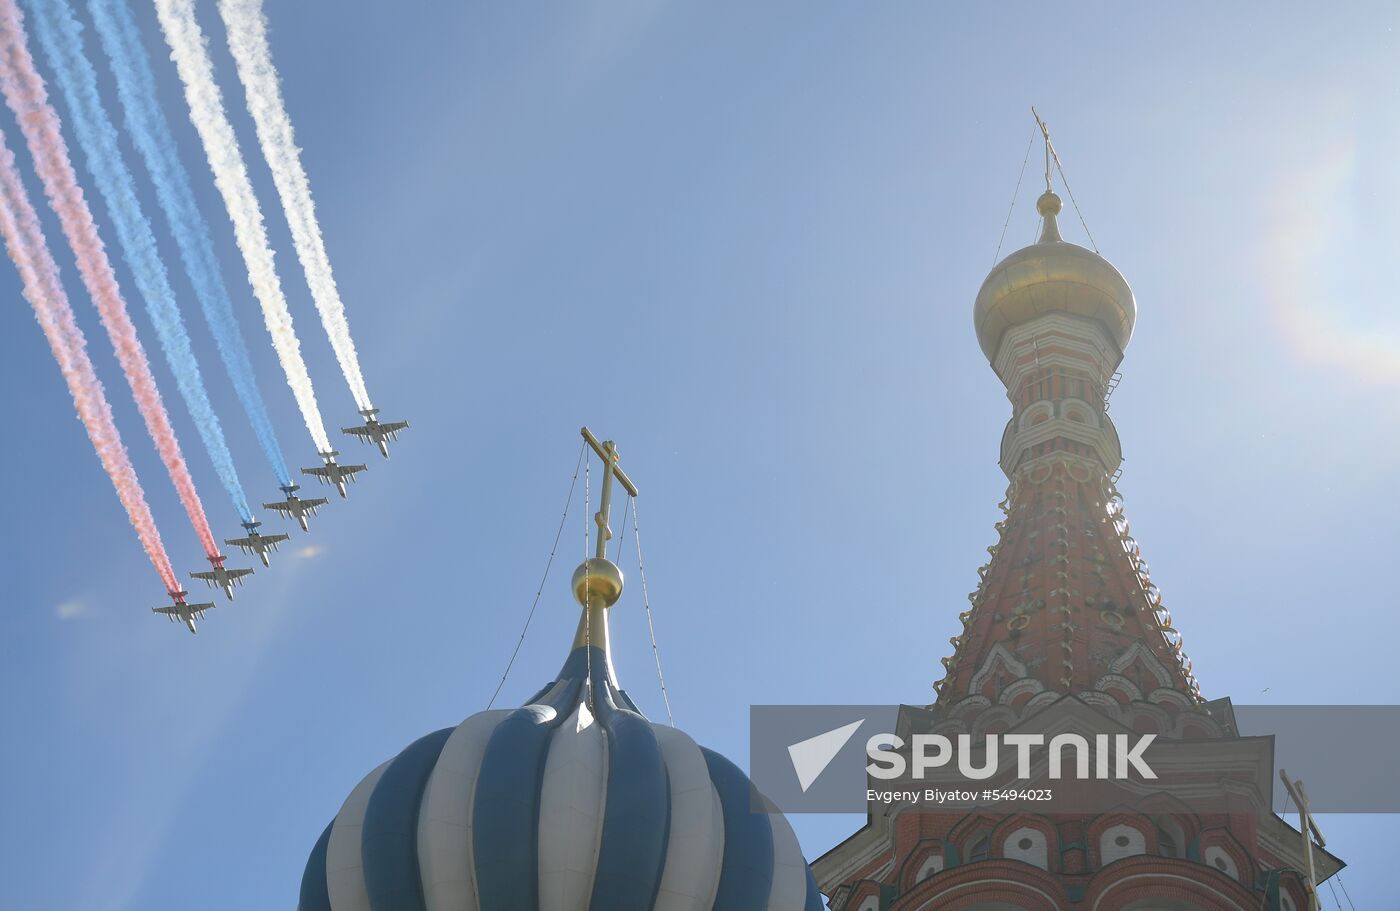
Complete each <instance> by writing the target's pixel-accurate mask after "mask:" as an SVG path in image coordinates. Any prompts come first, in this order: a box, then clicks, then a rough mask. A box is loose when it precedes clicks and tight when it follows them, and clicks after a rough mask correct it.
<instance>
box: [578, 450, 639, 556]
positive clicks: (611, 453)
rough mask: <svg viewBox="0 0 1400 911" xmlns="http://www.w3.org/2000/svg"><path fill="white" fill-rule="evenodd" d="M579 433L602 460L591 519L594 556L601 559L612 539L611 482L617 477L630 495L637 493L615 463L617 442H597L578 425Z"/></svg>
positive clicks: (635, 486)
mask: <svg viewBox="0 0 1400 911" xmlns="http://www.w3.org/2000/svg"><path fill="white" fill-rule="evenodd" d="M579 433H580V434H582V435H583V438H584V440H585V441H587V443H588V445H589V446H590V447H592V449H593V451H594V452H596V453H598V458H600V459H602V460H603V493H602V496H601V497H600V498H599V502H598V512H597V513H595V514H594V516H593V521H594V522H595V523H597V525H598V546H597V548H596V556H597V557H598V559H600V560H601V559H603V558H605V557H606V556H607V552H608V542H609V541H611V540H612V529H611V528H609V527H608V516H609V513H610V512H611V511H612V482H613V478H614V477H615V478H617V482H618V483H619V484H621V485H622V487H623V489H624V490H626V491H627V493H628V494H630V495H631V496H634V497H635V496H636V495H637V485H635V484H633V483H632V479H631V478H629V477H627V473H626V472H624V471H623V470H622V467H621V466H620V465H618V464H617V444H616V443H614V442H613V441H612V440H604V441H603V442H601V443H600V442H598V438H597V437H595V436H594V435H593V433H592V431H590V430H589V429H588V428H587V427H580V428H579Z"/></svg>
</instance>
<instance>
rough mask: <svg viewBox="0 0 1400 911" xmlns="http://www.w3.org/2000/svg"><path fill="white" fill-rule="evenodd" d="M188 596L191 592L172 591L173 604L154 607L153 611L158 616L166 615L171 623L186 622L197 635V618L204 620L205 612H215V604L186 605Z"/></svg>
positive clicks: (207, 602)
mask: <svg viewBox="0 0 1400 911" xmlns="http://www.w3.org/2000/svg"><path fill="white" fill-rule="evenodd" d="M188 594H189V592H186V591H180V590H178V589H176V590H172V591H171V592H170V602H171V603H170V606H169V607H153V608H151V610H152V611H153V612H155V613H157V614H165V616H166V617H167V618H169V620H170V622H171V623H179V622H180V621H184V624H185V626H188V627H189V628H190V632H192V633H197V632H199V630H198V629H196V628H195V625H194V621H195V618H199V619H201V620H202V619H204V612H205V611H207V610H213V609H214V602H213V601H206V602H204V603H203V604H186V603H185V597H186V596H187V595H188Z"/></svg>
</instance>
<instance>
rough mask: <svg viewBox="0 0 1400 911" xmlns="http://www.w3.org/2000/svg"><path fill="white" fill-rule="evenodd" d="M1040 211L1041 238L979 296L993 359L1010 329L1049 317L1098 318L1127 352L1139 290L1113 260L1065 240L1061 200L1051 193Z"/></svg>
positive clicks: (995, 274) (985, 345)
mask: <svg viewBox="0 0 1400 911" xmlns="http://www.w3.org/2000/svg"><path fill="white" fill-rule="evenodd" d="M1035 207H1036V210H1037V211H1039V212H1040V214H1041V216H1042V217H1043V218H1044V219H1045V227H1044V230H1042V231H1041V235H1040V240H1038V241H1037V242H1036V243H1034V244H1031V245H1030V246H1029V247H1025V248H1023V249H1021V250H1017V251H1016V252H1015V253H1012V254H1011V255H1010V256H1008V257H1006V259H1003V260H1002V261H1001V262H999V263H997V264H996V266H994V267H993V268H992V271H991V273H990V274H988V276H987V278H986V280H985V281H984V282H982V289H981V290H980V291H978V292H977V305H976V307H975V308H974V309H973V322H974V324H975V326H976V327H977V340H978V342H980V343H981V345H982V351H983V353H985V354H986V355H987V360H989V361H995V360H996V353H997V347H998V346H999V345H1000V344H1001V339H1002V336H1004V335H1005V334H1006V331H1007V330H1008V329H1011V328H1012V327H1014V326H1019V325H1022V324H1023V323H1027V322H1029V321H1031V320H1033V319H1035V318H1036V317H1038V316H1042V315H1043V314H1046V313H1069V314H1073V315H1075V316H1080V317H1085V318H1087V319H1092V320H1097V321H1098V322H1099V323H1100V324H1101V325H1102V326H1103V327H1104V328H1105V329H1106V330H1108V334H1109V337H1110V338H1112V339H1113V341H1114V343H1115V344H1117V346H1118V351H1119V353H1120V354H1121V353H1122V351H1123V349H1124V348H1126V347H1127V346H1128V339H1129V338H1131V337H1132V334H1133V322H1134V321H1135V320H1136V319H1137V304H1136V303H1135V302H1134V301H1133V289H1132V288H1129V287H1128V282H1127V280H1125V279H1124V278H1123V276H1122V275H1121V274H1120V273H1119V272H1118V270H1117V269H1115V268H1113V266H1112V264H1111V263H1109V261H1108V260H1106V259H1104V258H1103V257H1102V256H1100V255H1099V254H1097V253H1095V252H1094V251H1092V250H1086V249H1085V248H1083V247H1081V246H1078V245H1077V244H1071V243H1068V242H1066V241H1065V240H1064V239H1062V238H1061V237H1060V229H1059V226H1058V225H1057V224H1056V222H1055V216H1056V215H1058V214H1059V212H1060V197H1058V196H1056V195H1055V194H1054V193H1052V192H1050V191H1046V192H1045V193H1043V194H1041V197H1040V199H1038V200H1036V204H1035Z"/></svg>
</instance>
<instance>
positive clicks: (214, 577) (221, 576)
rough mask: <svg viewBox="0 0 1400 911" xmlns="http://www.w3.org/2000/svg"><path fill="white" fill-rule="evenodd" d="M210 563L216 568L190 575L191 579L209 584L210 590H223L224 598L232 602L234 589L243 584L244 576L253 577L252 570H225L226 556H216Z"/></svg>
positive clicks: (211, 558)
mask: <svg viewBox="0 0 1400 911" xmlns="http://www.w3.org/2000/svg"><path fill="white" fill-rule="evenodd" d="M209 563H210V565H211V566H213V567H214V568H213V569H211V570H206V571H205V572H202V573H190V578H192V579H199V580H201V581H203V582H207V583H208V584H209V587H210V588H222V589H223V590H224V596H225V597H227V598H228V599H229V600H230V601H232V600H233V587H234V586H235V585H242V584H243V581H242V580H243V577H244V576H251V575H252V574H253V571H252V570H251V569H225V568H224V555H223V554H216V555H215V556H212V557H210V558H209Z"/></svg>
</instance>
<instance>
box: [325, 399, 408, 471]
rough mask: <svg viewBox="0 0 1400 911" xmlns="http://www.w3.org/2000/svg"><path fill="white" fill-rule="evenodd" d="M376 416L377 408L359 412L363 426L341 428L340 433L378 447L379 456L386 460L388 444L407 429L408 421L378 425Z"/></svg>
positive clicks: (387, 422)
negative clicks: (363, 420)
mask: <svg viewBox="0 0 1400 911" xmlns="http://www.w3.org/2000/svg"><path fill="white" fill-rule="evenodd" d="M377 414H379V409H378V408H366V409H364V410H362V411H361V412H360V415H361V416H362V417H364V419H365V426H363V427H342V428H340V432H341V433H348V434H350V435H351V436H353V437H359V438H360V442H362V443H373V444H374V445H376V446H378V447H379V454H380V455H382V456H383V457H384V458H386V459H387V458H389V443H391V442H392V441H393V440H395V439H397V438H398V435H399V431H401V430H407V429H408V421H386V422H384V423H380V422H379V420H378V419H377V418H376V417H375V415H377Z"/></svg>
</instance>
